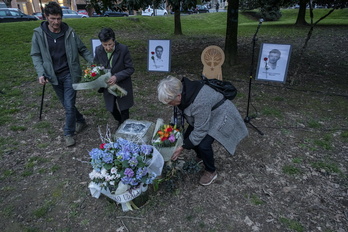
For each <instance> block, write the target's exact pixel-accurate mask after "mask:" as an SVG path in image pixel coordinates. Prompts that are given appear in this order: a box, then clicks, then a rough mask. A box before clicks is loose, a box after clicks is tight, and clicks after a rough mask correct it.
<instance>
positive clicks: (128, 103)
mask: <svg viewBox="0 0 348 232" xmlns="http://www.w3.org/2000/svg"><path fill="white" fill-rule="evenodd" d="M94 63H95V64H100V65H103V66H104V67H106V65H107V63H108V58H107V55H106V52H105V50H104V48H103V46H102V45H99V46H98V47H96V49H95V57H94ZM133 73H134V67H133V62H132V58H131V55H130V52H129V50H128V47H127V46H126V45H123V44H120V43H117V42H115V52H114V55H113V58H112V68H111V76H112V75H115V76H116V78H117V82H116V84H117V85H119V86H120V87H122V88H123V89H125V90H126V91H127V96H124V97H121V98H120V97H117V98H116V100H115V96H114V95H112V94H110V93H109V92H108V91H107V89H105V90H104V93H103V94H104V100H105V106H106V109H107V110H108V111H110V112H113V110H114V102H115V101H116V106H117V107H118V110H119V111H120V112H121V111H123V110H126V109H129V108H131V107H132V106H133V105H134V98H133V85H132V80H131V75H132V74H133Z"/></svg>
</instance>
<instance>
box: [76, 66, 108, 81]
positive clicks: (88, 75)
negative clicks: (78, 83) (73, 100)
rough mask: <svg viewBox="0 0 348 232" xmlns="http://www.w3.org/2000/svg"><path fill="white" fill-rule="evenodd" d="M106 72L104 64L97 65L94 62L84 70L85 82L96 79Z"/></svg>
mask: <svg viewBox="0 0 348 232" xmlns="http://www.w3.org/2000/svg"><path fill="white" fill-rule="evenodd" d="M103 74H105V70H104V67H103V66H97V65H95V64H92V65H91V66H89V67H87V68H86V69H85V70H84V75H83V78H82V79H83V82H89V81H94V80H96V79H97V78H98V77H100V76H101V75H103Z"/></svg>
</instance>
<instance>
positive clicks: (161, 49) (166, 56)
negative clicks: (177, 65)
mask: <svg viewBox="0 0 348 232" xmlns="http://www.w3.org/2000/svg"><path fill="white" fill-rule="evenodd" d="M148 53H149V54H148V70H149V71H157V72H169V71H170V55H171V54H170V40H149V50H148Z"/></svg>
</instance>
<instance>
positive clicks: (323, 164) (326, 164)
mask: <svg viewBox="0 0 348 232" xmlns="http://www.w3.org/2000/svg"><path fill="white" fill-rule="evenodd" d="M311 166H312V167H313V168H315V169H318V170H320V169H323V170H325V171H326V172H328V173H338V174H340V173H342V171H341V170H340V169H339V168H338V165H337V164H336V163H333V162H332V161H329V160H327V161H319V162H314V163H312V164H311Z"/></svg>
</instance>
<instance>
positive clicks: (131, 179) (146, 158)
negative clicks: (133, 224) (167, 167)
mask: <svg viewBox="0 0 348 232" xmlns="http://www.w3.org/2000/svg"><path fill="white" fill-rule="evenodd" d="M156 152H157V153H156ZM89 155H90V157H91V165H92V167H93V171H92V172H91V173H89V178H90V179H91V181H92V182H91V183H90V184H89V188H90V191H91V194H92V196H94V197H96V198H99V195H100V193H103V194H104V195H106V196H108V197H110V198H111V199H113V200H115V201H116V202H118V203H121V204H122V208H123V210H124V211H128V210H132V206H133V207H134V208H137V207H136V206H135V205H134V203H132V200H133V199H134V198H136V197H138V196H139V195H140V194H141V193H142V192H145V191H146V190H147V185H148V184H152V183H153V181H154V179H155V178H156V177H157V176H158V175H160V174H161V172H162V166H163V159H162V157H161V155H160V154H159V153H158V151H157V150H156V149H155V148H154V147H153V146H151V145H146V144H143V145H139V144H136V143H134V142H131V141H129V140H126V139H123V138H118V139H117V140H116V141H115V142H109V143H103V144H101V145H100V146H99V148H93V149H92V150H91V151H90V152H89ZM158 158H160V159H158ZM158 167H160V168H158Z"/></svg>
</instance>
